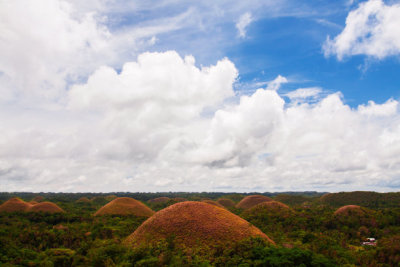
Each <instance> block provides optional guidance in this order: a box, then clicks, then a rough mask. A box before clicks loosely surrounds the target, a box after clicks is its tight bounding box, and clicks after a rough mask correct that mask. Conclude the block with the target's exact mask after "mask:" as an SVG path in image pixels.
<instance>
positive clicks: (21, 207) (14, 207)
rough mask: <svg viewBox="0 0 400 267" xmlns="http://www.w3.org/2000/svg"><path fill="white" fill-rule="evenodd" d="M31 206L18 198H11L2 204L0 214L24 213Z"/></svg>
mask: <svg viewBox="0 0 400 267" xmlns="http://www.w3.org/2000/svg"><path fill="white" fill-rule="evenodd" d="M30 206H31V204H29V203H27V202H25V201H23V200H22V199H20V198H17V197H13V198H10V199H9V200H7V201H6V202H4V203H3V204H2V205H1V206H0V212H2V211H5V212H16V211H26V210H28V208H29V207H30Z"/></svg>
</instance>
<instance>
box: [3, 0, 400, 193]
mask: <svg viewBox="0 0 400 267" xmlns="http://www.w3.org/2000/svg"><path fill="white" fill-rule="evenodd" d="M399 59H400V1H397V0H388V1H383V0H368V1H357V0H338V1H324V0H308V1H305V0H296V1H295V0H280V1H276V0H264V1H261V0H260V1H259V0H249V1H175V0H160V1H123V0H87V1H78V0H69V1H67V0H65V1H64V0H36V1H27V0H12V1H11V0H0V191H9V192H15V191H32V192H50V191H51V192H117V191H119V192H121V191H124V192H166V191H175V192H176V191H187V192H198V191H213V192H215V191H218V192H267V191H268V192H279V191H310V190H313V191H329V192H337V191H354V190H371V191H379V192H389V191H390V192H392V191H399V189H400V110H399V105H398V104H399V102H398V101H399V99H400V75H399V72H400V60H399Z"/></svg>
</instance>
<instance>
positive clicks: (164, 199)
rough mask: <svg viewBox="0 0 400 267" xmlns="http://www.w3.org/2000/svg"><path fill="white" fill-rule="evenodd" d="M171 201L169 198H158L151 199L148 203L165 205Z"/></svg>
mask: <svg viewBox="0 0 400 267" xmlns="http://www.w3.org/2000/svg"><path fill="white" fill-rule="evenodd" d="M170 200H171V199H170V198H169V197H157V198H153V199H150V200H149V201H147V202H149V203H165V202H168V201H170Z"/></svg>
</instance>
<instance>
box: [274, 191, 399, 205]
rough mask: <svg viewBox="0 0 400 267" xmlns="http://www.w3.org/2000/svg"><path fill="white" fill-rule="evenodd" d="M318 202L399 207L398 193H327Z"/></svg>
mask: <svg viewBox="0 0 400 267" xmlns="http://www.w3.org/2000/svg"><path fill="white" fill-rule="evenodd" d="M319 201H320V203H323V204H327V205H331V206H334V207H340V206H345V205H359V206H363V207H369V208H385V207H400V192H396V193H377V192H369V191H355V192H340V193H328V194H325V195H323V196H322V197H321V198H320V199H319ZM282 202H284V201H282Z"/></svg>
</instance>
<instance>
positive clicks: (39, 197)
mask: <svg viewBox="0 0 400 267" xmlns="http://www.w3.org/2000/svg"><path fill="white" fill-rule="evenodd" d="M32 200H33V201H36V202H38V203H39V202H42V201H43V200H44V197H42V196H36V197H34V198H33V199H32Z"/></svg>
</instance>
